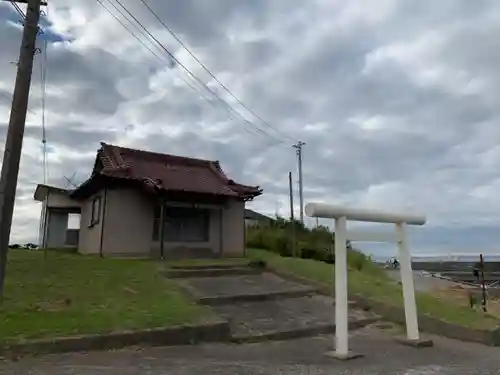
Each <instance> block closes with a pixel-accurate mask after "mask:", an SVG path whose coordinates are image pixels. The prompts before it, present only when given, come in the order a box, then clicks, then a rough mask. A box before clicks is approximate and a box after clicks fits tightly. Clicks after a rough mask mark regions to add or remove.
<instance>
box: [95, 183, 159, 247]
mask: <svg viewBox="0 0 500 375" xmlns="http://www.w3.org/2000/svg"><path fill="white" fill-rule="evenodd" d="M153 212H154V201H153V199H152V198H150V197H149V196H147V195H145V194H141V193H140V192H138V191H136V190H132V189H108V193H107V198H106V216H105V224H104V225H105V230H104V238H103V254H104V255H105V256H106V254H114V255H125V256H136V255H139V256H140V255H143V256H149V255H150V251H151V240H152V235H153V219H154V217H153V216H154V215H153Z"/></svg>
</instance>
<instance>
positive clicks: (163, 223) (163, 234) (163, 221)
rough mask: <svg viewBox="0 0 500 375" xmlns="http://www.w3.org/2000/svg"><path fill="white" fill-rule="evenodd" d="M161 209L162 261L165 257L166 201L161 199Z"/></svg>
mask: <svg viewBox="0 0 500 375" xmlns="http://www.w3.org/2000/svg"><path fill="white" fill-rule="evenodd" d="M160 202H161V207H160V225H159V228H158V229H159V231H160V259H163V258H164V257H165V199H164V198H161V200H160Z"/></svg>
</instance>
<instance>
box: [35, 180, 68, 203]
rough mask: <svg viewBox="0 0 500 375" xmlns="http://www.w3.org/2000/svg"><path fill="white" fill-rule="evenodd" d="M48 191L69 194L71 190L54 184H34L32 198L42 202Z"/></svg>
mask: <svg viewBox="0 0 500 375" xmlns="http://www.w3.org/2000/svg"><path fill="white" fill-rule="evenodd" d="M50 192H55V193H59V194H65V195H69V194H70V193H71V190H67V189H62V188H58V187H56V186H50V185H45V184H38V185H37V186H36V189H35V193H34V194H33V199H34V200H36V201H38V202H43V201H44V200H45V199H46V198H47V196H48V194H49V193H50Z"/></svg>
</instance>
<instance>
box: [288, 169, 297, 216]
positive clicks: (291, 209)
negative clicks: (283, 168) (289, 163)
mask: <svg viewBox="0 0 500 375" xmlns="http://www.w3.org/2000/svg"><path fill="white" fill-rule="evenodd" d="M288 187H289V190H290V220H291V221H292V222H293V221H294V220H295V217H294V214H293V185H292V172H288Z"/></svg>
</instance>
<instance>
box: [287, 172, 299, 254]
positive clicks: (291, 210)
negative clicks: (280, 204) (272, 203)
mask: <svg viewBox="0 0 500 375" xmlns="http://www.w3.org/2000/svg"><path fill="white" fill-rule="evenodd" d="M288 188H289V190H290V221H291V223H292V242H293V243H292V246H293V249H292V254H293V256H294V257H296V256H297V229H296V228H295V217H294V213H293V184H292V172H288Z"/></svg>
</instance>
